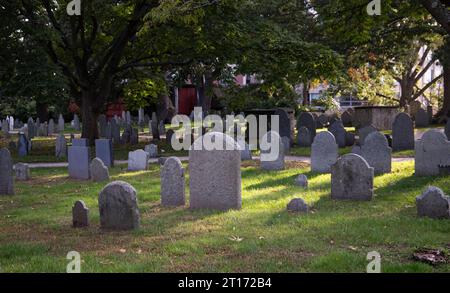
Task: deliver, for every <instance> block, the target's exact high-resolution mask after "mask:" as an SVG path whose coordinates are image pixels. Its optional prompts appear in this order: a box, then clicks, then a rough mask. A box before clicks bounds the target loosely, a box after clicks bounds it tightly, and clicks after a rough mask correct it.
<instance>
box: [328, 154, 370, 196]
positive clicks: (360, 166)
mask: <svg viewBox="0 0 450 293" xmlns="http://www.w3.org/2000/svg"><path fill="white" fill-rule="evenodd" d="M373 177H374V169H373V168H372V167H370V166H369V164H368V163H367V162H366V160H364V158H363V157H361V156H359V155H356V154H346V155H344V156H342V157H340V158H339V159H338V161H337V162H336V164H334V165H333V166H332V167H331V198H332V199H336V200H372V197H373Z"/></svg>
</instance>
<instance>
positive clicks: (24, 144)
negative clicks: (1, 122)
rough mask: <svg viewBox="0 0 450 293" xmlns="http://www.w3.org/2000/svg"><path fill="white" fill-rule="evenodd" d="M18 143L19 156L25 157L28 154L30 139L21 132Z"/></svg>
mask: <svg viewBox="0 0 450 293" xmlns="http://www.w3.org/2000/svg"><path fill="white" fill-rule="evenodd" d="M17 144H18V154H19V157H25V156H26V155H28V139H27V137H26V136H25V134H23V133H19V141H18V143H17Z"/></svg>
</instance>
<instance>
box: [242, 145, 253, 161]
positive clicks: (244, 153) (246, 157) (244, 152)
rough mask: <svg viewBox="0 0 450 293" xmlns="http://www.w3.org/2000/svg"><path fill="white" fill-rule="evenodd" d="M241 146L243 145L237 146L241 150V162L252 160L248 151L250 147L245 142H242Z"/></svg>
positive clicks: (250, 152)
mask: <svg viewBox="0 0 450 293" xmlns="http://www.w3.org/2000/svg"><path fill="white" fill-rule="evenodd" d="M242 144H243V145H241V144H239V146H240V150H241V160H242V161H247V160H249V161H251V160H253V157H252V151H251V150H250V146H249V145H248V144H247V143H245V142H243V143H242Z"/></svg>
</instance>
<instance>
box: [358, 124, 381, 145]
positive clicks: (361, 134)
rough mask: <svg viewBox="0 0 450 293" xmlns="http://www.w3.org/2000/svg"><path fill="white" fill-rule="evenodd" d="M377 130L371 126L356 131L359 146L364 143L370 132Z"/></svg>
mask: <svg viewBox="0 0 450 293" xmlns="http://www.w3.org/2000/svg"><path fill="white" fill-rule="evenodd" d="M376 131H378V129H376V128H375V127H374V126H372V125H368V126H364V127H363V128H361V129H359V130H358V142H359V145H363V144H364V141H365V140H366V137H367V136H368V135H369V134H371V133H372V132H376Z"/></svg>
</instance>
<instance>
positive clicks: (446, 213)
mask: <svg viewBox="0 0 450 293" xmlns="http://www.w3.org/2000/svg"><path fill="white" fill-rule="evenodd" d="M416 206H417V215H418V216H419V217H428V218H432V219H450V197H449V196H447V195H445V194H444V192H443V191H442V190H441V189H440V188H438V187H435V186H429V187H428V188H427V189H426V190H425V191H424V192H423V193H422V194H421V195H420V196H418V197H417V198H416Z"/></svg>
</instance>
